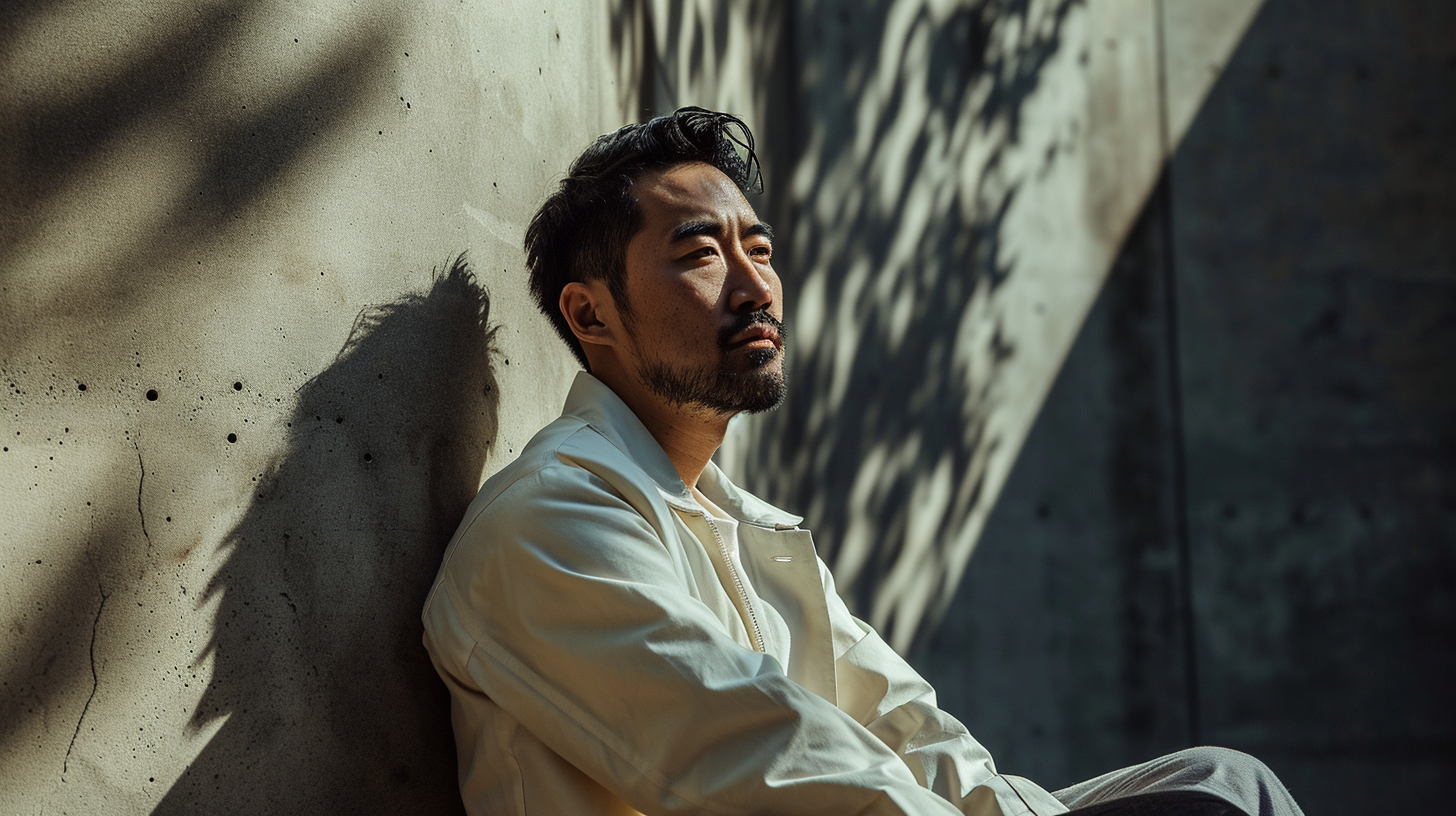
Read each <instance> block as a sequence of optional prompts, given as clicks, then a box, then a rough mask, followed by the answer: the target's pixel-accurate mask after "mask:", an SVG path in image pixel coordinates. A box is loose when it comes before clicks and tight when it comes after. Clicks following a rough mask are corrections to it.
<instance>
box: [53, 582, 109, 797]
mask: <svg viewBox="0 0 1456 816" xmlns="http://www.w3.org/2000/svg"><path fill="white" fill-rule="evenodd" d="M100 589H101V588H100V587H99V586H98V587H97V590H98V591H100ZM110 597H111V593H109V592H101V605H100V606H98V607H96V619H95V620H93V621H91V693H90V694H89V695H87V697H86V705H84V706H82V707H81V716H80V717H78V718H76V730H75V731H74V732H72V734H71V744H70V745H67V746H66V758H65V759H64V760H62V761H61V781H62V782H64V781H66V771H68V770H69V769H70V767H71V751H72V750H73V749H74V748H75V747H76V738H77V737H79V736H81V723H83V722H85V721H86V712H87V711H90V710H91V701H92V700H94V699H96V687H97V686H99V685H100V678H99V677H98V676H97V674H96V629H97V628H98V627H99V626H100V625H101V613H102V612H103V611H105V609H106V599H107V598H110Z"/></svg>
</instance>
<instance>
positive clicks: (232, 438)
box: [228, 433, 238, 442]
mask: <svg viewBox="0 0 1456 816" xmlns="http://www.w3.org/2000/svg"><path fill="white" fill-rule="evenodd" d="M228 441H229V442H236V441H238V435H237V434H235V433H230V434H228Z"/></svg>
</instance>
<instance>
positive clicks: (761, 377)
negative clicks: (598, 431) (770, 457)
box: [638, 311, 789, 414]
mask: <svg viewBox="0 0 1456 816" xmlns="http://www.w3.org/2000/svg"><path fill="white" fill-rule="evenodd" d="M761 323H766V324H768V325H770V326H772V327H773V328H774V329H775V330H777V331H778V333H779V343H780V347H779V348H768V349H753V350H751V351H749V352H748V353H747V354H746V355H745V360H744V363H743V365H742V368H741V370H738V369H735V368H733V367H730V365H729V361H728V346H729V344H730V341H731V339H732V338H733V337H734V336H735V335H737V334H739V333H741V332H743V331H744V330H746V329H748V328H750V327H752V326H756V325H758V324H761ZM787 345H788V334H787V332H786V330H785V329H784V324H783V323H782V322H781V321H779V320H777V319H775V318H774V317H773V315H771V314H769V313H768V312H762V311H760V312H749V313H748V314H744V315H741V316H739V318H738V319H737V320H734V321H733V324H732V325H731V326H728V327H727V328H725V329H723V330H722V331H721V332H719V333H718V350H719V357H718V360H719V363H718V365H717V366H716V367H714V366H700V367H696V368H693V367H674V366H671V365H669V364H668V363H666V362H664V361H662V360H648V361H647V362H646V363H645V364H644V365H643V367H642V369H641V371H640V372H639V374H638V376H639V377H640V378H641V380H642V384H643V385H645V386H647V388H648V390H650V391H651V392H652V393H654V394H656V395H657V396H659V397H661V398H662V399H663V400H665V401H666V402H667V403H668V404H670V405H677V406H681V407H684V408H700V409H704V410H707V411H709V412H711V413H715V414H741V413H750V414H758V413H762V412H764V411H769V410H772V409H774V408H777V407H778V406H779V404H780V403H782V402H783V401H784V396H785V395H786V394H787V393H788V390H789V387H788V378H787V376H786V375H785V373H784V366H783V359H782V358H783V348H785V347H787ZM775 361H778V365H774V362H775Z"/></svg>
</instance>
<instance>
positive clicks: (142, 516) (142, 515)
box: [131, 439, 152, 555]
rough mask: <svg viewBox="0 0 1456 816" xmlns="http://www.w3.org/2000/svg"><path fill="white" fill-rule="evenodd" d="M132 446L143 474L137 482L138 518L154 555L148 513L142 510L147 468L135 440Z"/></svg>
mask: <svg viewBox="0 0 1456 816" xmlns="http://www.w3.org/2000/svg"><path fill="white" fill-rule="evenodd" d="M131 446H132V447H133V448H135V449H136V455H137V469H138V470H140V471H141V472H142V475H141V478H140V479H138V480H137V517H138V518H140V519H141V520H142V538H145V539H146V540H147V555H151V554H152V536H151V534H150V533H148V532H147V513H146V511H145V510H143V509H142V488H143V487H145V486H146V483H147V466H146V464H145V463H144V462H142V448H141V445H138V444H137V441H136V440H135V439H133V440H132V441H131Z"/></svg>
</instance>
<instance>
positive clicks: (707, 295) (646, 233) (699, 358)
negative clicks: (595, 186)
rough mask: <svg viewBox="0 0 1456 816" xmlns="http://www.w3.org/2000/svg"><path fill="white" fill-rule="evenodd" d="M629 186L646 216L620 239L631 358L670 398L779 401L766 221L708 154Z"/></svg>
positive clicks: (778, 321)
mask: <svg viewBox="0 0 1456 816" xmlns="http://www.w3.org/2000/svg"><path fill="white" fill-rule="evenodd" d="M632 189H633V194H634V195H635V196H636V199H637V202H638V205H639V206H640V207H641V210H642V220H643V225H642V229H641V230H640V231H639V232H638V233H637V234H636V235H635V236H633V237H632V240H631V241H630V242H629V243H628V245H627V257H626V266H627V269H626V274H627V277H626V291H627V302H628V306H629V308H628V309H627V310H623V311H624V314H623V322H624V324H625V328H626V330H627V335H628V337H627V342H626V344H625V345H624V347H623V349H622V352H623V354H624V356H625V357H626V358H627V361H628V365H630V366H632V367H634V368H635V369H636V373H637V376H638V378H639V379H640V380H641V381H642V384H643V385H645V386H646V387H647V388H648V390H650V391H652V392H653V393H654V394H656V395H657V396H659V397H661V398H662V399H663V400H665V401H666V402H668V403H669V404H671V405H675V406H680V407H684V408H694V409H700V410H706V411H708V412H710V413H715V414H733V413H739V412H742V411H750V412H757V411H767V410H769V409H770V408H773V407H775V406H777V405H778V404H779V403H780V402H781V401H782V400H783V397H784V393H785V390H786V382H785V376H784V361H783V350H784V346H783V344H784V340H785V334H784V329H783V323H782V319H783V288H782V286H781V285H780V282H779V277H778V275H777V274H776V273H775V272H774V270H773V264H772V262H771V259H772V256H773V243H772V233H771V232H770V231H769V229H768V227H767V225H765V224H763V223H762V222H760V221H759V220H758V216H757V215H756V214H755V213H754V211H753V208H752V207H750V206H749V204H748V201H747V200H746V199H744V197H743V193H742V192H740V191H739V189H738V187H737V186H736V185H734V183H733V181H732V180H731V179H729V178H728V177H727V176H726V175H724V174H723V173H722V171H720V170H718V169H717V168H715V167H713V166H711V165H708V164H703V163H691V164H680V165H677V166H676V167H672V168H669V169H667V170H660V171H653V172H648V173H644V174H643V175H642V176H641V177H639V178H638V179H637V181H636V183H635V184H634V185H633V188H632Z"/></svg>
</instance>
